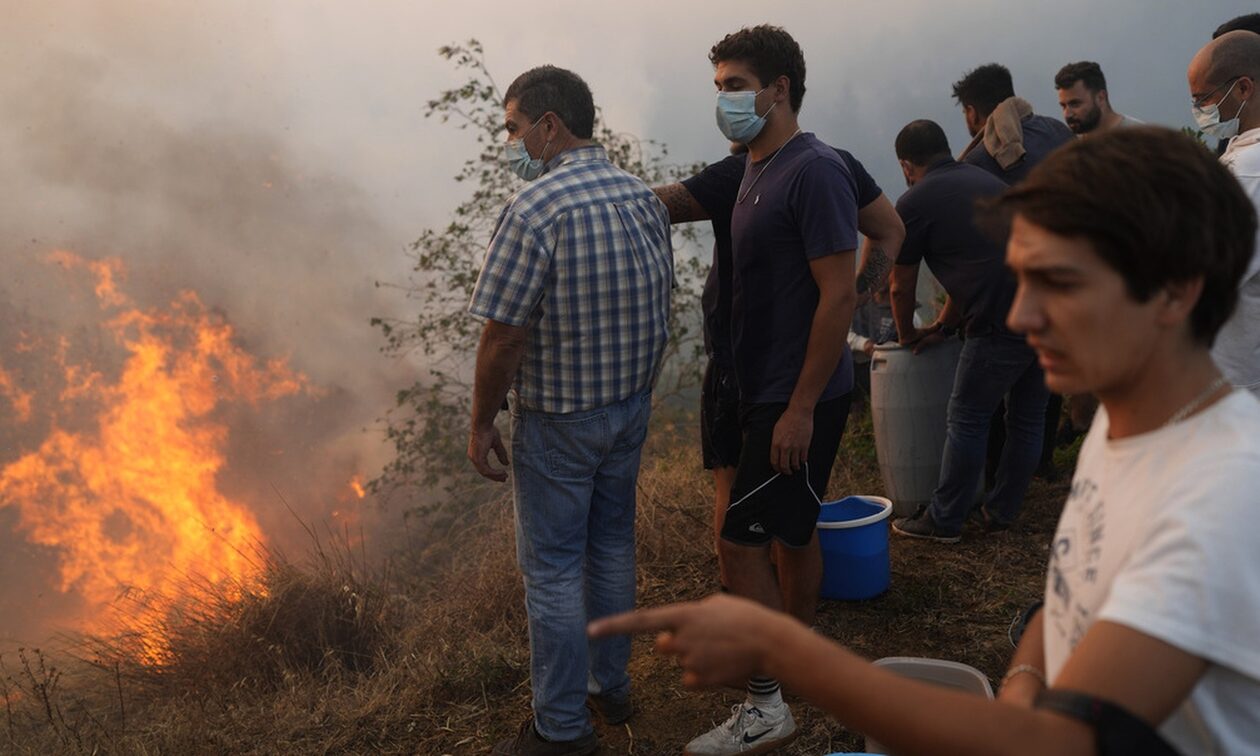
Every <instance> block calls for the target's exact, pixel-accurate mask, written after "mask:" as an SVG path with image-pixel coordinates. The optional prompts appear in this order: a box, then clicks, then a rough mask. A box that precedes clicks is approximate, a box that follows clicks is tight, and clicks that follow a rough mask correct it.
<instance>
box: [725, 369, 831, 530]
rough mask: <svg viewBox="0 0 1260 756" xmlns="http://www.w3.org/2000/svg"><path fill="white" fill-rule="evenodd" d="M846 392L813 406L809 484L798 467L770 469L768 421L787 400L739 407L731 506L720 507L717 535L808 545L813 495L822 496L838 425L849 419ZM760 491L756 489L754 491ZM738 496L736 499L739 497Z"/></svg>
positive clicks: (773, 420)
mask: <svg viewBox="0 0 1260 756" xmlns="http://www.w3.org/2000/svg"><path fill="white" fill-rule="evenodd" d="M849 400H850V395H849V394H845V395H843V396H840V397H837V398H835V399H830V400H828V401H825V402H819V403H818V406H816V407H814V435H813V438H812V439H811V440H810V443H809V485H806V483H805V470H804V468H802V469H800V470H797V471H796V473H795V474H793V475H780V476H779V477H777V478H775V479H774V480H773V481H771V482H770V483H769V484H767V485H765V486H762V484H763V483H765V482H766V481H767V480H769V479H770V478H771V477H772V476H773V475H774V474H775V473H774V469H773V468H772V467H770V443H771V441H772V440H773V437H774V425H775V423H777V422H778V421H779V417H780V416H782V414H783V411H784V410H785V409H787V404H744V405H742V406H741V407H740V413H739V419H740V428H741V429H742V430H743V449H742V450H741V452H740V455H739V465H738V469H736V471H735V483H734V484H733V485H732V486H731V506H730V507H729V508H728V509H727V510H726V520H725V522H724V523H723V525H722V538H723V539H724V540H727V541H730V542H732V543H737V544H740V545H743V546H764V545H766V544H768V543H770V540H771V539H772V538H776V539H778V540H779V541H781V542H782V543H784V544H787V545H788V546H792V547H794V548H800V547H802V546H807V545H809V540H810V538H812V537H813V535H814V526H815V525H816V524H817V522H818V499H816V498H814V493H811V492H810V486H812V487H813V489H814V492H815V493H817V494H818V497H819V498H822V497H824V496H826V494H827V482H828V481H829V480H830V479H831V467H832V465H833V464H835V461H836V451H837V450H839V448H840V438H841V436H843V435H844V424H845V422H846V421H847V420H848V419H849ZM758 489H760V490H758ZM754 491H755V493H754ZM741 500H742V501H741Z"/></svg>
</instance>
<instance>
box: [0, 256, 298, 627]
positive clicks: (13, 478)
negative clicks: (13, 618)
mask: <svg viewBox="0 0 1260 756" xmlns="http://www.w3.org/2000/svg"><path fill="white" fill-rule="evenodd" d="M51 260H52V262H55V263H57V264H59V265H61V266H63V267H65V268H66V269H67V270H72V271H77V270H87V271H89V272H91V274H92V275H93V276H94V279H95V285H94V289H95V292H96V296H97V298H98V300H99V301H100V303H101V306H102V307H103V308H107V307H108V308H128V309H122V310H121V311H120V312H118V313H117V314H116V315H115V316H114V317H112V318H111V319H110V320H108V321H107V322H106V323H105V328H106V329H107V331H108V332H109V333H110V334H111V335H112V336H113V338H114V340H115V341H116V342H117V343H118V344H119V345H120V346H121V347H122V348H123V351H124V353H125V360H124V362H123V365H122V369H121V373H120V375H118V377H117V378H116V380H114V379H110V378H107V377H105V376H103V375H102V373H100V372H98V371H97V370H96V369H94V368H93V367H92V366H85V365H66V364H65V362H66V358H65V354H66V351H67V348H66V341H65V340H64V339H63V341H62V343H61V345H60V348H59V349H58V350H57V351H58V355H57V358H56V359H57V361H58V362H59V363H61V364H62V367H63V369H64V373H65V376H64V377H65V381H66V384H65V385H66V390H65V391H63V394H62V396H63V398H64V397H65V395H66V394H67V393H70V394H73V395H74V396H76V397H78V398H79V399H80V400H81V401H88V402H89V403H90V404H91V405H92V406H93V407H94V408H96V409H97V410H98V413H97V415H96V416H95V420H94V421H93V423H92V424H90V426H89V427H87V428H86V429H83V430H76V431H70V430H66V429H63V428H60V427H56V424H54V427H53V428H52V430H51V431H50V433H49V434H48V436H47V437H46V438H45V439H44V441H43V443H42V445H41V446H40V447H39V449H38V450H37V451H33V452H31V453H28V454H26V455H25V456H22V457H20V458H18V459H17V460H15V461H13V462H12V463H10V464H9V465H7V466H6V467H4V468H3V469H0V508H3V507H14V508H16V511H17V515H18V517H17V529H18V532H19V533H21V534H22V535H23V536H24V537H25V538H26V539H27V540H28V541H29V542H31V543H34V544H40V545H45V546H51V547H55V548H56V549H57V551H58V554H59V560H60V561H59V581H60V585H59V588H60V590H62V591H65V592H69V591H75V592H77V593H78V594H79V595H81V596H82V597H83V598H84V599H85V600H86V602H87V603H88V604H89V606H90V607H91V608H92V609H97V610H99V609H100V608H102V607H103V606H105V605H107V604H109V603H110V602H111V601H113V600H114V599H116V598H117V597H118V596H119V595H120V594H121V593H123V592H128V591H133V590H139V591H141V592H142V593H143V594H147V595H155V596H160V595H162V593H163V589H164V586H165V585H166V584H167V582H168V581H169V580H170V579H171V578H174V577H180V576H183V577H187V576H195V577H197V578H199V579H201V580H204V581H206V582H208V583H212V584H214V583H219V582H220V581H225V580H238V581H239V580H241V579H243V578H245V577H247V576H248V575H250V574H251V573H252V572H253V571H254V565H253V563H252V561H251V559H250V557H249V554H251V553H253V552H254V550H255V548H256V547H257V546H259V545H261V544H262V543H263V534H262V531H261V530H260V528H259V526H258V523H257V521H256V520H255V518H254V516H253V515H252V513H251V512H250V511H249V510H248V509H247V508H246V507H245V506H243V505H242V504H240V503H239V502H235V501H231V500H229V499H227V498H226V497H224V496H223V495H222V494H221V493H220V492H219V491H218V489H217V487H216V482H215V476H216V474H218V473H219V471H220V470H221V469H222V468H223V466H224V464H225V451H224V450H225V447H226V443H227V441H228V436H229V428H228V427H227V426H226V425H225V424H224V422H223V421H222V420H221V419H220V418H219V417H218V416H217V415H216V413H215V410H216V408H218V407H219V406H220V405H223V404H226V403H231V402H247V403H250V404H253V405H256V404H258V403H260V402H263V401H266V400H273V399H276V398H278V397H282V396H285V395H290V394H294V393H297V392H301V391H306V390H308V386H307V383H306V379H305V378H304V377H303V376H302V375H300V374H297V373H294V372H293V371H291V370H290V369H289V368H288V367H287V366H286V365H285V363H284V362H283V361H281V360H272V361H270V362H267V363H265V364H260V363H259V361H258V360H256V359H255V358H253V357H252V356H250V355H249V354H247V353H246V352H245V351H244V350H243V349H242V348H241V347H240V346H239V345H238V344H237V343H236V342H235V340H234V334H233V330H232V327H231V326H230V325H229V324H227V323H226V322H224V320H223V319H222V318H221V317H219V316H216V315H213V314H211V313H210V312H208V311H207V310H206V308H205V307H204V306H203V305H202V303H201V302H200V301H199V299H198V298H197V296H196V294H194V293H192V292H183V293H181V294H180V295H179V296H178V297H177V298H176V299H175V300H174V301H172V302H171V303H170V304H169V305H167V306H165V307H163V308H155V309H152V310H147V311H142V310H140V309H136V308H134V307H131V302H130V301H129V299H128V298H127V297H126V296H125V295H123V294H121V293H120V292H119V291H118V290H117V288H116V287H115V281H116V280H117V279H118V278H119V277H120V275H121V273H122V265H121V263H119V262H118V261H117V260H106V261H89V260H84V259H83V258H80V257H77V256H75V255H73V254H71V253H68V252H57V253H55V254H54V255H53V256H52V257H51ZM4 380H5V378H3V377H0V395H4V396H8V397H10V402H11V403H13V405H14V406H15V407H16V406H18V402H16V401H14V400H13V399H12V397H13V396H14V394H13V393H11V390H10V392H9V393H6V390H5V389H4V386H6V385H10V384H6V383H4V382H3V381H4ZM144 607H145V608H143V609H142V610H141V611H145V612H152V613H157V612H162V611H165V610H166V609H168V608H169V607H164V606H162V605H160V603H159V604H158V605H152V604H145V605H144ZM89 616H95V617H100V616H102V613H101V612H99V611H96V612H90V614H89ZM137 619H138V620H141V621H140V622H138V623H137V624H138V625H139V626H141V627H143V626H144V624H145V623H144V622H143V620H145V619H151V617H148V618H146V617H144V616H141V617H138V618H137ZM106 627H107V625H106V624H105V623H104V622H103V621H99V620H97V621H93V620H89V621H88V622H86V623H85V627H84V628H83V629H85V630H89V631H101V630H104V629H106Z"/></svg>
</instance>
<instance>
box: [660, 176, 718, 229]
mask: <svg viewBox="0 0 1260 756" xmlns="http://www.w3.org/2000/svg"><path fill="white" fill-rule="evenodd" d="M652 191H654V192H656V196H657V197H659V198H660V200H661V202H664V203H665V209H666V210H668V211H669V222H670V223H687V222H690V221H700V220H708V219H709V214H708V212H706V211H705V209H704V208H703V207H701V205H700V203H699V202H696V198H695V197H693V196H691V192H689V191H687V187H685V186H683V185H682V184H666V185H665V186H658V187H656V188H654V189H653V190H652Z"/></svg>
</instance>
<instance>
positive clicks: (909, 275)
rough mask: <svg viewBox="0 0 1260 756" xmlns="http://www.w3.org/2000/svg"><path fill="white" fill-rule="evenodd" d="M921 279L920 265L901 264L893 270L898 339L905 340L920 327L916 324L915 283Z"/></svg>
mask: <svg viewBox="0 0 1260 756" xmlns="http://www.w3.org/2000/svg"><path fill="white" fill-rule="evenodd" d="M918 279H919V266H917V265H914V266H909V265H907V266H901V265H898V266H897V267H895V268H893V272H892V290H891V297H890V298H891V299H892V312H893V323H895V324H896V326H897V340H898V341H901V342H905V341H906V340H907V339H908V338H910V336H911V335H912V334H914V333H915V332H916V331H917V330H918V329H916V328H915V325H914V310H915V307H916V305H917V302H916V301H915V291H914V289H915V284H916V283H918Z"/></svg>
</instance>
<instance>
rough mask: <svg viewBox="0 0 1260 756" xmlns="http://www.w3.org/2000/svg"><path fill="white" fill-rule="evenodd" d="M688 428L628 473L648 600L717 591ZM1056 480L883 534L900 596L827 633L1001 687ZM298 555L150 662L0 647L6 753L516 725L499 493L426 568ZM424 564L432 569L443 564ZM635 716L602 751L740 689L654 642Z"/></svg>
mask: <svg viewBox="0 0 1260 756" xmlns="http://www.w3.org/2000/svg"><path fill="white" fill-rule="evenodd" d="M692 427H693V426H692V424H691V423H690V422H689V421H682V422H679V423H678V424H672V423H670V422H668V421H662V422H659V423H658V428H657V430H656V432H654V433H653V435H652V437H651V441H650V442H649V449H648V452H647V454H646V455H645V464H644V469H643V473H642V476H641V478H640V498H639V512H640V514H639V548H638V554H639V574H640V602H641V603H642V604H644V605H654V604H660V603H664V602H668V601H674V600H680V599H688V598H696V597H700V596H703V595H706V594H708V593H710V592H712V591H713V590H714V589H715V588H716V578H715V574H716V562H715V560H714V557H713V553H712V545H711V531H710V524H709V522H710V507H711V504H710V501H711V496H712V487H711V483H710V478H709V477H708V476H707V475H706V474H705V473H704V472H703V471H702V470H701V469H700V465H699V461H698V453H697V452H696V451H695V449H694V445H693V442H692V438H693V435H694V434H693V431H692ZM873 446H874V445H873V443H872V437H871V429H870V424H869V421H868V420H866V418H865V417H864V416H862V415H860V414H859V415H856V416H855V417H854V418H853V419H852V420H851V422H850V431H849V433H848V435H847V438H846V440H845V443H844V447H843V451H842V453H841V457H840V459H839V462H838V464H837V471H836V474H835V476H833V484H832V492H833V493H835V494H840V493H873V492H874V493H877V492H878V491H879V490H880V488H881V486H880V484H879V481H878V474H877V471H876V466H875V460H874V452H873ZM1065 490H1066V483H1060V484H1058V485H1054V486H1050V485H1046V484H1043V483H1041V482H1035V483H1034V487H1033V490H1032V491H1031V492H1030V495H1029V498H1028V502H1027V505H1026V510H1025V514H1024V517H1023V520H1022V522H1021V525H1020V527H1019V528H1018V529H1017V530H1016V531H1014V532H1009V533H1002V534H997V535H989V536H985V535H982V534H980V533H979V531H978V530H976V531H968V532H967V533H966V538H965V540H964V541H963V543H962V544H961V545H960V546H958V547H956V548H949V547H941V546H937V545H935V544H923V543H917V542H905V541H901V540H894V542H893V545H892V561H893V579H892V588H891V590H889V591H888V592H887V593H886V594H885V595H883V596H881V597H879V598H876V599H873V600H870V601H864V602H847V603H841V602H824V605H823V606H822V609H821V613H820V618H819V630H820V631H821V632H823V633H825V634H827V635H828V636H830V637H833V638H836V639H837V640H840V641H842V642H844V643H846V644H847V645H849V646H850V647H852V648H853V649H855V650H856V651H857V652H859V653H862V654H864V655H866V656H869V657H871V658H876V657H880V656H892V655H908V656H932V657H938V658H948V659H955V660H960V661H964V662H967V663H969V664H972V665H974V666H976V667H978V668H979V669H980V670H982V671H983V672H984V673H986V674H987V675H989V676H990V678H991V679H996V677H998V676H999V675H1000V673H1001V670H1002V669H1003V668H1004V665H1005V662H1006V659H1007V657H1008V656H1009V653H1010V644H1009V642H1008V640H1007V629H1008V626H1009V624H1010V622H1011V619H1012V618H1013V616H1014V615H1015V614H1016V613H1017V612H1018V611H1019V610H1020V609H1021V608H1023V607H1024V606H1025V605H1027V604H1028V603H1029V602H1030V601H1031V600H1033V599H1034V598H1035V597H1036V596H1037V594H1038V593H1039V592H1040V591H1041V589H1042V580H1043V569H1044V564H1045V560H1046V553H1047V545H1048V544H1049V540H1050V535H1051V532H1052V528H1053V523H1054V520H1055V518H1056V517H1057V513H1058V510H1059V507H1060V506H1061V503H1062V500H1063V498H1064V493H1065ZM316 544H317V545H316V548H315V549H314V551H313V554H312V555H311V556H310V557H309V558H308V559H307V560H306V561H305V562H304V563H302V564H300V565H295V564H293V563H291V562H288V561H286V560H284V559H282V558H279V557H277V556H275V555H260V556H259V559H260V560H262V561H263V564H264V569H263V572H262V575H263V577H262V578H261V582H260V583H259V584H258V585H253V586H234V587H232V588H231V589H230V590H227V589H225V590H221V591H219V592H217V593H211V594H209V595H208V596H207V597H206V598H204V599H203V600H201V601H198V602H194V603H193V604H192V605H186V606H184V607H183V610H182V612H180V613H178V614H177V615H175V616H173V617H172V618H171V619H170V620H168V621H166V622H164V623H162V624H161V626H159V627H153V628H146V630H147V631H150V632H155V633H157V635H158V637H161V638H162V639H163V640H164V643H165V645H166V646H167V647H168V648H169V649H170V652H169V656H168V657H166V658H165V659H164V660H163V662H162V663H159V664H154V663H142V662H139V661H137V653H136V648H137V647H136V644H135V639H134V638H131V639H129V638H128V637H125V636H124V637H122V638H115V639H109V640H102V639H95V640H89V641H80V642H78V643H76V644H73V645H71V646H70V647H69V648H68V649H64V650H61V651H59V652H57V653H55V654H54V655H53V656H55V657H56V659H57V661H55V662H54V660H53V656H50V655H49V654H45V653H41V652H38V651H33V650H29V651H25V652H23V653H22V654H21V655H19V656H8V657H5V658H3V660H2V661H3V664H4V668H3V670H2V671H0V683H2V685H3V687H2V688H0V695H3V697H4V700H5V711H4V712H3V713H2V714H0V716H3V717H4V720H3V722H2V723H0V728H2V729H0V751H6V752H15V753H24V754H35V753H39V754H47V753H85V754H87V753H102V754H105V753H127V754H131V753H135V754H190V753H192V754H198V753H207V754H209V753H260V754H262V753H266V754H270V753H315V754H323V753H385V754H404V753H405V754H479V753H485V752H487V751H488V749H489V747H490V746H491V745H492V744H493V743H494V742H495V741H496V740H497V739H499V738H502V737H505V736H507V735H509V734H511V733H513V732H514V731H515V729H516V728H517V726H518V725H519V724H520V722H521V721H522V720H523V719H524V718H525V717H526V716H528V702H529V681H528V669H529V664H528V649H527V641H526V630H525V614H524V608H523V597H522V590H521V584H520V580H519V577H518V575H517V572H516V569H515V566H514V554H513V549H514V547H513V537H512V524H511V509H510V503H509V501H508V499H507V498H506V496H504V497H503V498H500V499H499V500H496V501H491V502H488V503H487V504H486V505H485V506H483V507H481V508H480V509H479V511H478V512H477V514H476V515H475V516H474V517H472V518H471V519H470V520H469V522H468V524H467V525H466V526H464V527H463V528H462V530H461V531H460V532H458V533H457V534H454V535H452V536H451V537H449V538H447V539H446V544H447V546H448V548H447V549H446V550H445V551H439V552H436V553H437V556H435V552H434V551H433V550H430V551H429V552H428V553H427V554H426V558H425V560H424V564H425V568H424V569H423V570H421V569H420V567H419V566H418V564H417V563H416V562H415V561H413V560H411V559H409V558H408V557H407V555H406V554H400V555H398V556H396V557H395V558H394V559H393V560H391V561H392V565H393V567H392V569H391V570H389V571H386V570H384V569H380V568H376V567H373V566H372V565H371V560H370V559H369V558H367V557H365V556H363V555H362V554H361V553H358V552H355V551H354V550H353V549H349V548H347V547H345V546H344V543H343V545H341V546H329V545H328V544H327V539H323V542H322V543H321V542H320V540H319V539H317V541H316ZM435 562H441V563H443V565H444V566H443V568H442V569H441V570H436V571H435V570H433V569H432V565H433V564H434V563H435ZM631 673H632V675H633V678H634V682H635V686H636V687H635V699H636V703H637V706H638V712H637V714H636V715H635V717H634V718H632V719H631V720H630V722H629V723H627V724H626V725H623V726H621V727H617V728H612V729H603V730H601V736H602V739H603V743H604V750H603V752H604V753H627V754H630V753H633V754H671V753H679V752H680V751H681V747H682V745H683V744H684V743H685V742H686V741H687V740H689V739H690V738H691V737H693V736H694V735H696V734H698V733H699V732H700V731H702V730H704V729H707V728H708V727H709V726H711V724H712V723H713V722H715V721H720V720H721V719H723V718H724V717H725V714H726V713H727V710H728V707H729V706H730V704H732V703H734V702H736V701H737V700H738V697H739V694H738V693H736V692H734V691H717V692H707V693H693V692H689V691H686V690H684V689H682V687H681V686H680V684H679V680H678V672H677V669H676V668H675V666H674V665H673V663H672V662H671V661H669V660H666V659H663V658H661V657H659V656H656V655H655V654H654V653H653V652H652V649H651V645H650V639H646V638H643V639H639V640H637V641H636V645H635V654H634V657H633V659H632V661H631ZM794 710H795V713H796V716H797V722H798V724H799V726H800V728H801V731H802V735H801V737H800V738H798V739H797V741H796V742H795V743H794V744H793V745H792V746H791V747H790V748H789V749H786V752H787V753H792V754H822V753H828V752H830V751H836V750H860V746H861V744H862V741H861V737H860V736H858V735H856V734H854V733H851V732H849V731H848V730H846V729H845V728H844V726H843V725H842V724H840V723H838V722H836V721H834V720H833V719H831V718H829V717H827V716H826V715H824V714H822V713H821V712H819V711H817V710H815V709H813V708H812V707H810V706H808V705H806V704H803V703H801V704H799V705H797V706H795V709H794Z"/></svg>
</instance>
